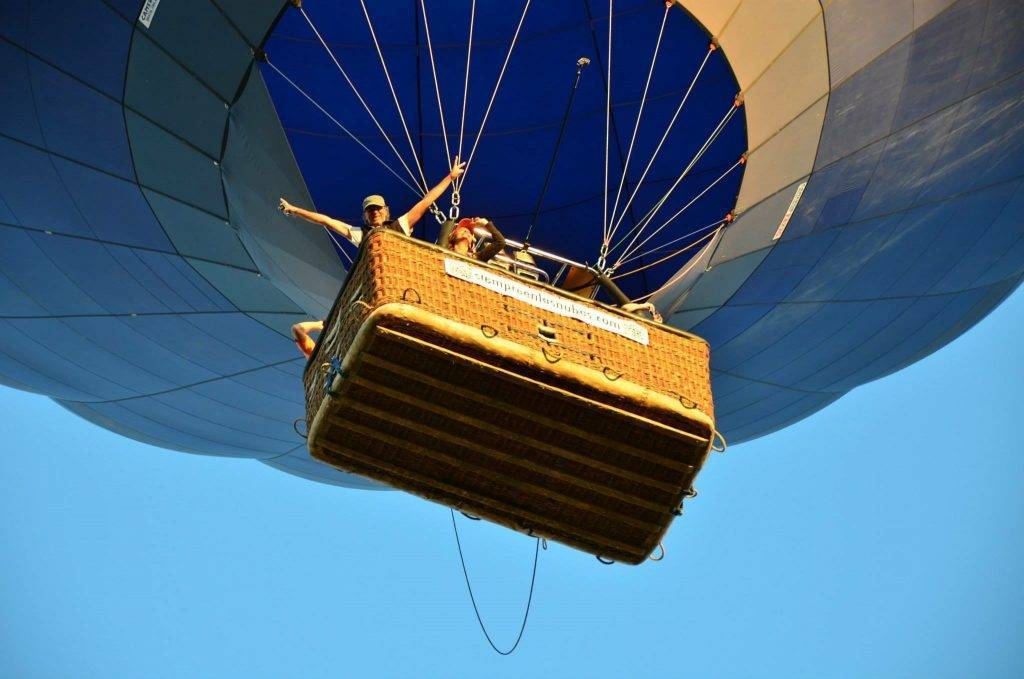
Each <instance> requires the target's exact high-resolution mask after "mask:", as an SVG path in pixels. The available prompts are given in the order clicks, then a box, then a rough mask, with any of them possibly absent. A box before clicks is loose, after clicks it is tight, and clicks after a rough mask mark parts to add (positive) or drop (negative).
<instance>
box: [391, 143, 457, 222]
mask: <svg viewBox="0 0 1024 679" xmlns="http://www.w3.org/2000/svg"><path fill="white" fill-rule="evenodd" d="M465 170H466V164H465V163H462V162H459V157H458V156H455V160H453V161H452V171H451V172H449V173H448V175H447V176H446V177H445V178H444V179H442V180H441V181H440V182H438V184H437V186H435V187H434V188H432V189H430V191H428V192H427V195H425V196H423V200H421V201H420V202H418V203H416V204H415V205H413V206H412V208H411V209H410V210H409V211H408V212H406V213H405V214H404V215H402V216H403V217H404V219H400V221H404V222H405V223H406V225H407V226H408V231H407V232H406V235H407V236H408V235H411V234H412V227H413V225H414V224H415V223H416V222H418V221H420V218H421V217H423V215H424V214H426V212H427V210H429V209H430V206H431V205H432V204H433V203H434V202H435V201H436V200H437V199H438V198H440V197H441V196H442V195H444V192H445V191H447V190H448V187H449V186H451V183H452V181H453V180H455V179H457V178H458V177H459V175H461V174H462V173H463V172H465Z"/></svg>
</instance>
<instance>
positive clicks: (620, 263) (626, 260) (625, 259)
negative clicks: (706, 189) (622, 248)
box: [616, 219, 725, 267]
mask: <svg viewBox="0 0 1024 679" xmlns="http://www.w3.org/2000/svg"><path fill="white" fill-rule="evenodd" d="M723 222H725V220H724V219H719V220H718V221H716V222H712V223H710V224H706V225H704V226H702V227H700V228H699V229H694V230H693V231H691V232H689V233H687V234H684V235H682V236H679V237H678V238H673V239H672V240H670V241H668V242H667V243H662V244H661V245H659V246H658V247H656V248H651V249H649V250H645V251H644V252H638V253H636V254H634V255H630V256H629V257H623V258H622V259H620V260H619V261H618V262H616V266H617V267H621V266H623V265H625V264H629V263H630V262H633V261H636V260H638V259H641V258H643V257H647V256H648V255H653V254H654V253H656V252H660V251H661V250H666V249H668V248H670V247H671V246H673V245H675V244H676V243H678V242H679V241H681V240H686V239H688V238H691V237H693V236H696V235H697V234H698V233H700V232H702V231H707V230H708V229H713V228H714V227H716V226H718V225H720V224H722V223H723Z"/></svg>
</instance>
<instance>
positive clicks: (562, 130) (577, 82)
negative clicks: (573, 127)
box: [523, 57, 590, 244]
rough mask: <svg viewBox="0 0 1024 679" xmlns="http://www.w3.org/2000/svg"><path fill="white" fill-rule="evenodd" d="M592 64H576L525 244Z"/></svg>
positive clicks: (587, 60)
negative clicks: (588, 66) (587, 70)
mask: <svg viewBox="0 0 1024 679" xmlns="http://www.w3.org/2000/svg"><path fill="white" fill-rule="evenodd" d="M589 63H590V59H587V58H586V57H580V59H579V60H578V61H577V62H576V78H575V79H574V80H573V81H572V89H571V90H569V101H568V102H567V103H566V105H565V113H564V114H562V126H561V127H560V128H558V139H556V140H555V150H554V151H553V152H552V154H551V162H550V163H548V172H547V174H546V175H545V176H544V186H542V187H541V189H540V195H539V196H537V204H536V205H535V206H534V208H533V216H532V217H530V228H529V229H528V230H527V231H526V238H524V239H523V242H524V243H527V244H528V243H529V242H530V236H531V235H533V227H534V225H535V224H536V223H537V216H538V215H539V214H540V206H541V204H542V203H543V202H544V194H546V193H547V192H548V184H549V183H550V182H551V173H552V171H553V170H554V169H555V161H556V160H557V159H558V150H559V149H560V148H561V147H562V137H563V136H564V135H565V128H566V125H567V124H568V123H569V112H570V111H571V110H572V102H573V100H574V99H575V98H576V90H577V89H578V88H579V86H580V76H581V75H582V74H583V69H584V68H586V66H587V65H588V64H589Z"/></svg>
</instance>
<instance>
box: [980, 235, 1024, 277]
mask: <svg viewBox="0 0 1024 679" xmlns="http://www.w3.org/2000/svg"><path fill="white" fill-rule="evenodd" d="M1020 223H1021V222H1020V221H1018V222H1017V224H1018V225H1019V224H1020ZM1022 269H1024V238H1018V239H1017V240H1016V242H1014V244H1013V245H1011V246H1010V247H1009V248H1007V250H1006V252H1005V253H1003V255H1002V256H1001V257H999V259H997V260H996V261H995V263H994V264H992V265H991V266H990V267H989V268H988V270H987V271H986V272H985V273H984V274H982V276H981V277H980V278H979V279H978V280H976V281H975V282H974V284H975V285H990V284H992V283H997V282H999V281H1003V280H1006V279H1010V278H1016V277H1018V276H1019V275H1020V272H1021V270H1022Z"/></svg>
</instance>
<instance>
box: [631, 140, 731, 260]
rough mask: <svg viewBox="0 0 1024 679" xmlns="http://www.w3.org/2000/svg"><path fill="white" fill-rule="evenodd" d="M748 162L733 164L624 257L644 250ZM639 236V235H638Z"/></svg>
mask: <svg viewBox="0 0 1024 679" xmlns="http://www.w3.org/2000/svg"><path fill="white" fill-rule="evenodd" d="M746 160H747V159H746V156H740V159H739V160H737V161H736V162H735V163H733V164H732V165H731V166H730V167H729V169H728V170H726V171H725V172H723V173H722V174H720V175H718V177H717V178H716V179H715V181H713V182H711V183H710V184H708V185H707V187H705V188H704V190H703V191H701V192H700V193H698V194H697V195H696V196H694V197H693V198H692V199H691V200H690V202H688V203H687V204H686V205H684V206H683V207H681V208H679V210H678V211H677V212H676V213H675V214H674V215H672V216H671V217H669V218H668V219H667V220H665V223H664V224H662V225H661V226H659V227H658V228H657V229H655V230H654V231H653V232H651V234H650V235H648V236H647V237H646V238H644V239H643V240H642V241H640V243H638V244H637V245H636V247H633V248H626V249H625V250H624V251H623V252H622V257H627V256H628V255H631V254H633V253H634V252H636V251H637V250H639V249H640V248H642V247H643V246H644V245H645V244H646V243H647V242H648V241H650V240H651V239H652V238H654V237H655V236H656V235H658V234H659V233H661V231H662V230H663V229H664V228H665V227H666V226H668V225H669V224H671V223H672V221H673V220H675V218H676V217H678V216H679V215H681V214H683V212H685V211H686V210H687V209H689V208H690V206H692V205H693V204H694V203H696V202H697V201H698V200H700V199H701V198H702V197H703V196H704V194H706V193H707V192H708V191H710V190H711V189H713V188H714V187H715V186H716V185H717V184H718V182H720V181H722V180H723V179H725V178H726V177H727V176H728V175H729V173H731V172H732V171H733V170H735V169H736V168H737V167H739V166H740V165H743V164H744V163H745V162H746ZM637 235H639V233H638V234H637ZM634 240H635V238H634Z"/></svg>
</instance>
